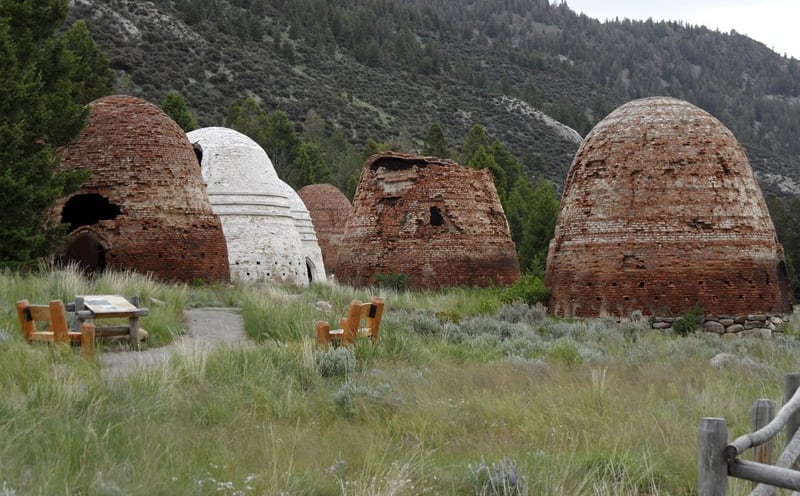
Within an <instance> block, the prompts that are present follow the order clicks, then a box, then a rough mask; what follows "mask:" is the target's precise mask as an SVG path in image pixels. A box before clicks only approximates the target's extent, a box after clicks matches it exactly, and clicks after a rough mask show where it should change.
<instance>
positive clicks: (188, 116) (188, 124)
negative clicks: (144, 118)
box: [161, 90, 199, 133]
mask: <svg viewBox="0 0 800 496" xmlns="http://www.w3.org/2000/svg"><path fill="white" fill-rule="evenodd" d="M161 109H162V110H163V111H164V112H166V113H167V115H168V116H170V117H171V118H172V120H173V121H175V122H177V123H178V125H179V126H180V127H181V129H183V130H184V131H186V132H187V133H188V132H189V131H194V130H195V129H197V128H198V127H199V125H198V124H197V119H196V118H195V116H194V114H193V113H192V111H191V110H189V107H188V106H187V105H186V100H185V99H184V98H183V95H181V94H180V93H179V92H177V91H175V90H173V91H168V92H167V94H166V95H164V101H163V102H161Z"/></svg>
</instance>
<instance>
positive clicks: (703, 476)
mask: <svg viewBox="0 0 800 496" xmlns="http://www.w3.org/2000/svg"><path fill="white" fill-rule="evenodd" d="M727 445H728V425H727V424H726V423H725V419H721V418H714V417H703V420H701V421H700V427H698V429H697V496H727V493H728V462H727V460H726V459H725V447H726V446H727Z"/></svg>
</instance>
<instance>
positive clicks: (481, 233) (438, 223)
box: [336, 152, 519, 288]
mask: <svg viewBox="0 0 800 496" xmlns="http://www.w3.org/2000/svg"><path fill="white" fill-rule="evenodd" d="M341 245H342V247H346V249H342V250H340V251H339V259H338V263H337V265H336V278H337V279H338V280H339V281H341V282H344V283H346V284H353V285H365V284H370V283H374V282H375V275H376V274H392V273H399V274H406V275H408V277H409V283H410V285H411V286H412V287H415V288H439V287H445V286H486V285H489V284H499V285H507V284H511V283H513V282H514V281H515V280H516V279H517V278H518V277H519V263H518V261H517V255H516V251H515V247H514V243H513V242H512V241H511V235H510V232H509V229H508V222H507V221H506V217H505V213H504V212H503V208H502V206H501V205H500V199H499V197H498V196H497V191H496V190H495V187H494V183H493V182H492V178H491V175H490V174H489V172H488V171H486V170H480V171H479V170H474V169H470V168H467V167H462V166H460V165H458V164H456V163H455V162H452V161H448V160H441V159H437V158H434V157H417V156H413V155H406V154H400V153H393V152H385V153H381V154H378V155H374V156H372V157H370V158H369V159H368V160H367V162H366V163H365V164H364V168H363V169H362V172H361V178H360V180H359V184H358V189H357V190H356V194H355V198H354V199H353V208H352V211H351V214H350V217H349V218H348V221H347V227H346V229H345V234H344V235H343V237H342V243H341Z"/></svg>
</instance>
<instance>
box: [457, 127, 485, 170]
mask: <svg viewBox="0 0 800 496" xmlns="http://www.w3.org/2000/svg"><path fill="white" fill-rule="evenodd" d="M489 146H490V142H489V135H488V134H486V130H484V129H483V128H482V127H481V126H480V125H478V124H474V125H473V126H472V127H471V128H470V129H469V132H468V133H467V137H466V138H464V146H463V147H462V149H461V152H462V157H461V160H462V162H463V163H469V161H470V160H471V159H472V156H473V155H475V152H477V151H478V148H480V147H484V148H486V149H488V148H489Z"/></svg>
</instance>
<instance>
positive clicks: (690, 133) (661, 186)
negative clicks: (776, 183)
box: [545, 97, 791, 316]
mask: <svg viewBox="0 0 800 496" xmlns="http://www.w3.org/2000/svg"><path fill="white" fill-rule="evenodd" d="M783 260H784V259H783V250H782V248H781V246H780V245H779V243H778V241H777V237H776V235H775V229H774V227H773V224H772V220H771V219H770V216H769V212H768V211H767V207H766V204H765V202H764V198H763V196H762V194H761V190H760V188H759V186H758V184H757V182H756V179H755V177H754V175H753V171H752V169H751V168H750V164H749V162H748V160H747V157H746V156H745V153H744V150H743V149H742V147H741V145H740V144H739V143H738V142H737V140H736V138H734V136H733V134H732V133H731V132H730V131H729V130H728V129H727V128H726V127H725V126H724V125H722V123H720V122H719V121H718V120H717V119H715V118H714V117H712V116H711V115H709V114H708V113H706V112H705V111H703V110H701V109H699V108H697V107H695V106H693V105H691V104H689V103H687V102H684V101H680V100H675V99H672V98H660V97H659V98H645V99H642V100H636V101H633V102H630V103H627V104H625V105H623V106H621V107H619V108H618V109H617V110H615V111H614V112H612V113H611V114H610V115H609V116H608V117H606V118H605V119H604V120H603V121H601V122H600V123H599V124H597V126H595V128H594V129H593V130H592V131H591V132H590V133H589V135H588V136H587V137H586V139H585V140H584V141H583V144H582V145H581V147H580V149H579V150H578V152H577V154H576V156H575V160H574V161H573V163H572V166H571V167H570V170H569V173H568V176H567V180H566V183H565V185H564V194H563V198H562V201H561V213H560V215H559V218H558V223H557V226H556V232H555V238H554V239H553V241H552V242H551V244H550V251H549V255H548V263H547V274H546V281H545V282H546V284H547V285H548V286H549V287H550V288H551V290H552V298H551V301H550V310H551V311H552V312H554V313H555V314H557V315H564V316H595V315H598V314H604V313H606V314H611V315H618V316H625V315H629V314H630V313H631V312H632V311H634V310H640V311H643V312H645V313H649V314H651V315H655V316H675V315H681V314H683V313H685V312H686V311H687V310H689V309H690V308H692V307H696V306H699V307H702V308H703V309H704V310H705V311H706V312H707V313H711V314H715V315H743V314H744V315H746V314H775V313H783V312H787V311H789V310H790V308H791V307H790V303H789V293H788V287H787V276H786V267H785V264H784V261H783Z"/></svg>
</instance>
